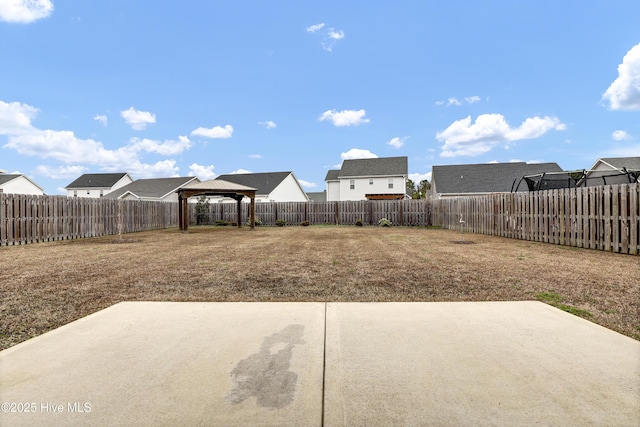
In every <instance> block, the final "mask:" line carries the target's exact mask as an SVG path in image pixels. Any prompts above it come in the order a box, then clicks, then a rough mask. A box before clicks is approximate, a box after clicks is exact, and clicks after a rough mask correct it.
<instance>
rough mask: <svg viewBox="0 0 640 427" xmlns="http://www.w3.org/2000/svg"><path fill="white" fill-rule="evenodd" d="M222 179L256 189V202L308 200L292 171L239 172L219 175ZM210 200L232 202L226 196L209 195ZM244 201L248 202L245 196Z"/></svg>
mask: <svg viewBox="0 0 640 427" xmlns="http://www.w3.org/2000/svg"><path fill="white" fill-rule="evenodd" d="M219 179H220V180H223V181H228V182H232V183H234V184H240V185H244V186H247V187H252V188H255V189H256V199H255V201H256V202H308V201H309V197H307V193H305V191H304V190H303V189H302V186H301V185H300V182H298V179H297V178H296V176H295V175H294V174H293V172H264V173H239V174H227V175H220V176H218V177H217V178H216V180H219ZM210 201H211V202H213V203H215V202H216V201H217V202H234V203H235V201H234V200H233V199H230V198H228V197H211V198H210ZM244 201H245V202H248V201H249V200H247V199H246V198H245V199H244Z"/></svg>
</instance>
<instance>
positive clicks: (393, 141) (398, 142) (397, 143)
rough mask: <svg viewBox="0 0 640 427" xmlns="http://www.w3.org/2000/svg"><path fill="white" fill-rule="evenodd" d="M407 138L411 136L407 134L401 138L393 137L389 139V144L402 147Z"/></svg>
mask: <svg viewBox="0 0 640 427" xmlns="http://www.w3.org/2000/svg"><path fill="white" fill-rule="evenodd" d="M407 138H409V137H408V136H405V137H402V138H400V137H399V136H396V137H395V138H391V140H389V142H387V144H388V145H390V146H392V147H393V148H400V147H402V146H403V145H404V142H405V141H406V140H407Z"/></svg>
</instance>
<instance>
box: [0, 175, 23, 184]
mask: <svg viewBox="0 0 640 427" xmlns="http://www.w3.org/2000/svg"><path fill="white" fill-rule="evenodd" d="M21 176H22V175H13V174H6V173H0V184H5V183H7V182H9V181H12V180H14V179H16V178H19V177H21Z"/></svg>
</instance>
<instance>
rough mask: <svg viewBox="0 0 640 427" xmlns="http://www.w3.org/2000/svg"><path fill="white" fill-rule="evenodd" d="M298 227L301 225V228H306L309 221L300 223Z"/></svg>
mask: <svg viewBox="0 0 640 427" xmlns="http://www.w3.org/2000/svg"><path fill="white" fill-rule="evenodd" d="M300 225H302V226H303V227H307V226H308V225H309V221H302V222H301V223H300Z"/></svg>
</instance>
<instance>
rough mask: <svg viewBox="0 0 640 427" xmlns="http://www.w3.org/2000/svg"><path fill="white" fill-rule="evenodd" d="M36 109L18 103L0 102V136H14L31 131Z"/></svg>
mask: <svg viewBox="0 0 640 427" xmlns="http://www.w3.org/2000/svg"><path fill="white" fill-rule="evenodd" d="M38 111H39V110H38V109H37V108H35V107H32V106H30V105H27V104H21V103H19V102H11V103H7V102H3V101H0V135H15V134H18V133H22V132H25V131H28V130H29V129H31V120H32V119H34V118H35V117H36V115H37V114H38Z"/></svg>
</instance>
